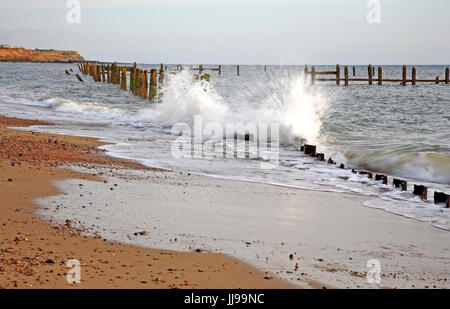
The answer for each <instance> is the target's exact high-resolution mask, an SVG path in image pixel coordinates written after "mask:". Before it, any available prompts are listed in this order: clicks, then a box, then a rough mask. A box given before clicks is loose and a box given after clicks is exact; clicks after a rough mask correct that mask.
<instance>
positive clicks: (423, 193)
mask: <svg viewBox="0 0 450 309" xmlns="http://www.w3.org/2000/svg"><path fill="white" fill-rule="evenodd" d="M427 191H428V189H427V187H425V186H422V185H420V186H419V185H414V191H413V194H414V195H419V196H420V198H421V199H422V200H426V199H427Z"/></svg>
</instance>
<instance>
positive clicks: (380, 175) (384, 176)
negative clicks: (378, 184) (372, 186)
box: [375, 174, 388, 185]
mask: <svg viewBox="0 0 450 309" xmlns="http://www.w3.org/2000/svg"><path fill="white" fill-rule="evenodd" d="M375 180H381V181H382V183H383V185H387V183H388V177H387V176H386V175H382V174H376V175H375Z"/></svg>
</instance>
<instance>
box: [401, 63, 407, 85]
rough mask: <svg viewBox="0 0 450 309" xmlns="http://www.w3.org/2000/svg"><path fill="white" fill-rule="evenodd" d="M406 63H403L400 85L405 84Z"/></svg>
mask: <svg viewBox="0 0 450 309" xmlns="http://www.w3.org/2000/svg"><path fill="white" fill-rule="evenodd" d="M406 72H407V70H406V64H404V65H403V73H402V86H406Z"/></svg>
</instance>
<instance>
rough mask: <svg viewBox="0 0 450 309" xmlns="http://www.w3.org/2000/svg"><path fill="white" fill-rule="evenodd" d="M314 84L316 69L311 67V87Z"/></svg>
mask: <svg viewBox="0 0 450 309" xmlns="http://www.w3.org/2000/svg"><path fill="white" fill-rule="evenodd" d="M315 82H316V67H315V66H312V67H311V85H314V83H315Z"/></svg>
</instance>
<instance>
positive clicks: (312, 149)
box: [303, 144, 317, 156]
mask: <svg viewBox="0 0 450 309" xmlns="http://www.w3.org/2000/svg"><path fill="white" fill-rule="evenodd" d="M316 148H317V147H316V146H315V145H308V144H306V145H305V146H304V148H303V149H304V153H305V154H307V155H310V156H315V155H316Z"/></svg>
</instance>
